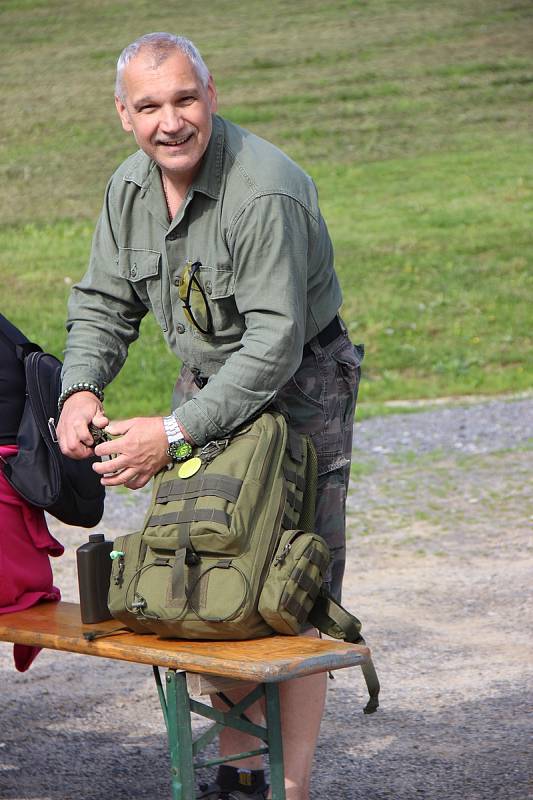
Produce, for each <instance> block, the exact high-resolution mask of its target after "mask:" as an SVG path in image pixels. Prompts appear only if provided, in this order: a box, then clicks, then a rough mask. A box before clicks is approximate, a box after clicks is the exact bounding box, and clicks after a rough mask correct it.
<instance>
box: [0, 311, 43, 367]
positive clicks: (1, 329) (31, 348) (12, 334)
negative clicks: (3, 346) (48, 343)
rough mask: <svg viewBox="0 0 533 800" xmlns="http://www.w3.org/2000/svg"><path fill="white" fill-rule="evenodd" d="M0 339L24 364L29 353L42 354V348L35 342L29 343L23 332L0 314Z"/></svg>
mask: <svg viewBox="0 0 533 800" xmlns="http://www.w3.org/2000/svg"><path fill="white" fill-rule="evenodd" d="M0 337H1V338H2V339H3V340H4V342H7V344H8V345H9V347H11V349H12V350H13V351H14V353H15V355H16V356H17V358H18V360H19V361H22V363H24V359H25V358H26V356H27V355H29V353H42V348H41V347H39V345H38V344H35V343H34V342H29V341H28V339H27V338H26V337H25V336H24V334H23V333H22V331H19V329H18V328H16V327H15V326H14V325H13V324H12V323H11V322H10V321H9V320H8V319H7V318H6V317H4V315H3V314H0Z"/></svg>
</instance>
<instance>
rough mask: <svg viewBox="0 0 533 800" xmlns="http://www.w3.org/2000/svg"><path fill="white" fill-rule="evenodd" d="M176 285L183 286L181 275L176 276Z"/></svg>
mask: <svg viewBox="0 0 533 800" xmlns="http://www.w3.org/2000/svg"><path fill="white" fill-rule="evenodd" d="M174 286H181V275H176V277H175V278H174Z"/></svg>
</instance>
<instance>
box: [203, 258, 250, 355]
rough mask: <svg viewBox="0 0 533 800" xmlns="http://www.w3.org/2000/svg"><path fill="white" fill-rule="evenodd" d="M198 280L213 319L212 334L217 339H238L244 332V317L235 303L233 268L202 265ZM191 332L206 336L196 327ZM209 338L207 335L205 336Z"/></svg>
mask: <svg viewBox="0 0 533 800" xmlns="http://www.w3.org/2000/svg"><path fill="white" fill-rule="evenodd" d="M199 280H200V283H201V285H202V287H203V290H204V292H205V297H206V300H207V302H208V304H209V310H210V312H211V317H212V320H213V335H214V336H215V337H216V338H217V339H227V340H232V339H235V338H237V339H240V338H241V336H242V334H243V332H244V318H243V317H242V316H241V315H240V314H239V312H238V310H237V305H236V303H235V276H234V274H233V270H232V269H230V268H228V269H221V268H220V267H218V268H215V267H210V266H206V265H202V267H201V268H200V271H199ZM193 334H194V335H195V336H199V337H200V338H202V339H205V338H206V337H205V336H204V335H203V334H201V333H200V332H199V331H197V330H196V329H193ZM207 338H209V337H207Z"/></svg>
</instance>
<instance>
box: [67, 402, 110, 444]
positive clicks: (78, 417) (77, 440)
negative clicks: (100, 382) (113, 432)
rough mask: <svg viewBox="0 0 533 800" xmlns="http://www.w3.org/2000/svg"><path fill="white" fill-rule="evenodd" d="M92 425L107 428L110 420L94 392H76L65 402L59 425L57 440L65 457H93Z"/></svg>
mask: <svg viewBox="0 0 533 800" xmlns="http://www.w3.org/2000/svg"><path fill="white" fill-rule="evenodd" d="M90 423H92V424H93V425H96V427H97V428H105V426H106V425H107V424H108V423H109V420H108V418H107V417H106V415H105V414H104V410H103V406H102V403H101V402H100V400H99V399H98V398H97V397H96V396H95V395H94V394H93V393H92V392H76V394H73V395H71V396H70V397H69V398H68V399H67V400H66V401H65V404H64V406H63V408H62V410H61V416H60V417H59V422H58V424H57V438H58V440H59V447H60V448H61V452H62V453H63V455H65V456H68V457H69V458H77V459H81V458H88V457H89V456H92V455H93V452H94V451H93V437H92V435H91V433H90V431H89V425H90Z"/></svg>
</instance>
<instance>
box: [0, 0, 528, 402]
mask: <svg viewBox="0 0 533 800" xmlns="http://www.w3.org/2000/svg"><path fill="white" fill-rule="evenodd" d="M151 30H173V31H175V32H178V33H184V34H185V35H188V36H190V37H191V38H192V39H193V40H194V41H195V42H196V43H197V45H198V46H199V48H200V50H201V51H202V53H203V55H204V57H205V58H206V60H207V63H208V64H209V66H210V68H211V69H212V71H213V73H214V76H215V80H216V81H217V84H218V89H219V95H220V111H221V113H222V114H223V115H225V116H227V117H228V118H230V119H232V120H233V121H235V122H237V123H240V124H242V125H244V126H245V127H248V128H249V129H251V130H253V131H254V132H256V133H258V134H260V135H262V136H265V137H266V138H268V139H270V140H271V141H273V142H275V143H276V144H278V145H279V146H280V147H282V148H283V149H284V150H286V151H287V152H288V153H289V154H290V155H291V156H292V157H293V158H295V159H296V160H297V161H299V163H301V164H302V165H303V166H304V167H305V168H306V169H307V170H308V172H309V173H310V174H311V175H312V176H313V178H314V179H315V181H316V183H317V185H318V188H319V192H320V196H321V203H322V209H323V212H324V215H325V217H326V220H327V221H328V224H329V227H330V230H331V233H332V236H333V240H334V243H335V248H336V258H337V268H338V271H339V275H340V278H341V282H342V286H343V289H344V296H345V302H344V307H343V315H344V318H345V320H346V322H347V324H348V326H349V328H350V330H351V332H352V335H353V338H354V340H356V341H363V342H365V345H366V351H367V357H366V360H365V380H364V382H363V383H362V387H361V394H360V399H361V400H362V401H363V405H364V404H365V403H367V404H369V405H372V404H380V403H382V402H384V401H386V400H390V399H409V398H418V397H428V398H431V397H435V396H439V395H448V394H455V395H461V394H464V393H469V394H471V393H497V392H507V391H516V390H521V389H524V388H527V387H529V386H531V378H532V365H531V360H530V359H531V355H530V353H531V324H530V317H531V314H530V313H528V312H529V307H530V305H531V295H532V291H531V288H532V262H533V241H532V236H531V214H532V211H533V167H532V160H531V134H532V128H533V125H532V122H533V119H532V112H531V108H532V106H531V100H532V95H533V91H532V89H533V5H531V4H529V3H520V2H516V0H508V1H507V2H505V1H504V0H472V2H470V3H466V4H465V3H463V2H459V0H451V2H448V3H445V4H442V3H437V2H434V0H426V1H425V2H423V1H422V0H405V2H404V1H403V0H402V2H395V1H394V0H372V2H363V0H359V2H350V1H349V0H333V1H332V2H328V3H319V2H315V0H304V2H299V3H288V2H281V0H273V2H270V3H268V4H265V3H259V2H257V0H251V1H250V2H248V3H246V4H243V3H238V2H235V0H220V1H219V0H216V1H215V2H212V3H204V4H197V5H196V6H194V11H191V12H190V13H189V14H187V15H186V16H185V17H184V21H183V24H180V21H179V14H178V13H175V12H174V11H172V13H169V9H168V6H163V5H160V4H159V5H158V4H151V5H149V4H147V3H145V2H144V0H129V1H128V3H127V4H125V3H124V2H121V0H101V2H98V1H97V0H96V2H95V1H94V0H91V2H88V0H82V1H81V2H76V3H70V2H66V0H63V1H62V2H59V1H58V0H4V2H3V3H2V6H1V11H0V47H1V51H2V54H3V56H4V58H3V59H2V60H1V62H0V76H1V78H2V87H3V94H4V117H3V123H2V136H1V137H0V172H1V174H2V180H3V188H4V191H3V192H2V195H1V197H0V282H1V285H2V303H1V306H0V308H1V310H2V311H3V313H5V314H6V315H7V316H9V317H11V318H12V319H13V321H14V322H15V323H17V324H19V325H20V326H21V327H22V328H23V329H24V330H25V331H26V332H27V334H28V335H29V336H31V337H33V338H35V339H36V340H38V341H39V342H40V343H41V344H42V345H43V346H44V347H46V348H48V349H50V350H52V351H53V352H55V353H56V354H58V355H61V351H62V348H63V346H64V339H65V333H64V318H65V307H66V300H67V297H68V292H69V288H70V286H71V284H72V282H73V281H76V280H77V279H78V278H79V277H80V276H81V275H82V274H83V271H84V269H85V264H86V262H87V257H88V253H89V249H90V241H91V234H92V229H93V226H94V222H95V220H96V217H97V215H98V211H99V206H100V203H101V199H102V195H103V191H104V187H105V183H106V181H107V179H108V178H109V176H110V174H111V173H112V171H113V169H114V168H115V167H116V166H117V165H118V163H120V161H121V160H122V159H123V158H124V157H125V156H126V155H127V154H128V153H129V152H131V151H132V149H133V146H132V141H130V140H129V139H128V138H127V137H126V136H125V135H124V134H123V132H122V130H121V128H120V125H119V123H118V118H116V114H115V110H114V105H113V98H112V87H113V77H114V64H115V62H116V57H117V56H118V53H119V52H120V50H121V49H122V47H123V46H124V45H125V44H127V43H128V42H129V41H131V40H132V39H133V38H135V37H136V36H138V35H140V34H141V33H144V32H147V31H151ZM176 372H177V365H176V362H175V359H174V358H173V357H172V356H171V355H170V354H169V353H168V352H167V350H166V347H165V345H164V344H163V343H162V338H161V336H160V334H159V332H158V331H157V329H156V326H155V325H154V323H153V322H152V321H151V320H146V322H145V323H144V324H143V331H142V337H141V342H139V343H136V344H135V345H134V346H133V347H132V348H131V354H130V358H129V360H128V362H127V364H126V367H125V368H124V370H123V371H122V373H121V374H120V376H119V377H118V378H117V380H116V381H115V383H114V384H113V385H112V387H110V389H109V391H108V393H107V399H108V400H109V402H108V404H107V405H108V409H109V412H110V414H111V415H112V416H126V415H133V414H139V413H154V412H162V411H166V410H167V408H168V401H169V397H170V392H171V386H172V383H173V380H174V377H175V374H176Z"/></svg>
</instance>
